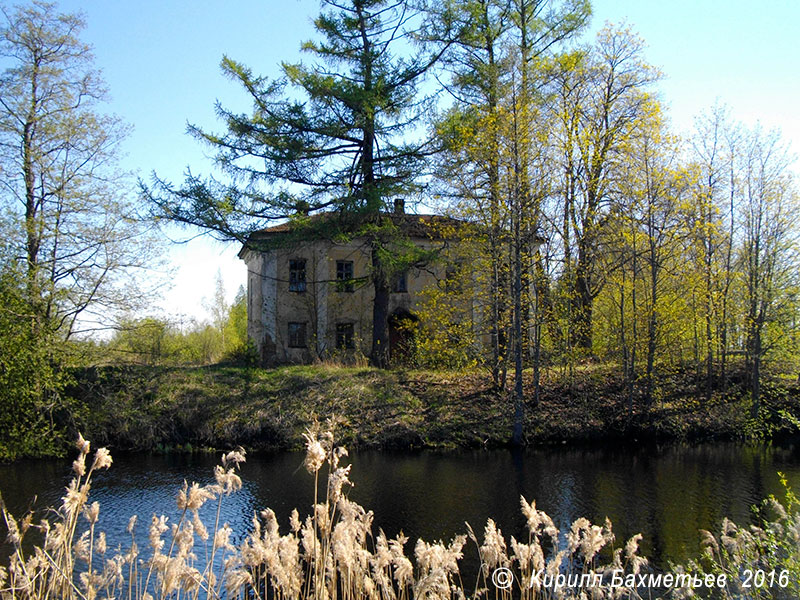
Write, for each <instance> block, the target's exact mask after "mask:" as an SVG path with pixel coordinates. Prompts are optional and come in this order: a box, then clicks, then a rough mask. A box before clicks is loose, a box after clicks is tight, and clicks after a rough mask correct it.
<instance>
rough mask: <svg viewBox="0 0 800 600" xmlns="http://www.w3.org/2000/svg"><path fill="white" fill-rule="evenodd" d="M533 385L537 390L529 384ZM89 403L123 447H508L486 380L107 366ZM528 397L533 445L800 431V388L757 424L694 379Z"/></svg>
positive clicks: (92, 377)
mask: <svg viewBox="0 0 800 600" xmlns="http://www.w3.org/2000/svg"><path fill="white" fill-rule="evenodd" d="M526 387H527V389H528V390H530V388H531V386H530V385H528V382H526ZM72 392H73V394H74V395H76V396H77V397H78V398H79V400H80V401H81V403H82V404H83V405H84V407H85V408H86V410H85V416H84V418H83V419H82V421H83V423H82V424H81V425H82V427H83V429H84V434H85V435H87V437H88V436H91V439H93V440H94V441H95V443H98V444H101V445H108V446H111V447H113V448H117V449H135V450H157V449H160V448H177V447H181V448H192V449H199V448H229V447H233V446H238V445H242V446H244V447H246V448H248V449H255V450H258V449H275V448H295V447H299V446H300V445H301V444H302V434H303V432H304V431H305V430H306V428H307V427H309V426H310V425H311V424H312V423H313V422H314V420H315V419H317V420H320V421H323V420H325V419H326V418H329V417H331V416H335V417H337V418H338V419H339V420H340V425H339V426H338V428H337V429H338V438H339V439H340V440H341V441H342V442H343V443H345V444H346V445H348V446H350V447H393V448H397V447H402V448H409V447H429V448H431V447H433V448H447V447H475V446H500V445H504V444H506V443H508V441H509V437H510V432H511V428H512V423H511V419H512V416H513V408H512V401H511V398H510V393H509V392H501V391H497V390H495V389H492V387H491V385H490V384H489V381H488V380H487V377H486V376H485V375H484V374H482V373H453V372H431V371H381V370H377V369H371V368H353V367H340V366H327V365H313V366H290V367H281V368H275V369H253V368H244V367H225V366H215V367H197V368H145V367H105V368H98V369H91V370H87V371H83V372H81V373H80V374H79V375H78V385H77V386H76V387H75V388H74V390H72ZM528 393H529V396H528V397H527V410H526V436H527V441H528V443H534V444H538V443H559V442H563V441H589V440H600V439H620V438H629V439H656V438H661V439H665V438H681V439H683V438H688V439H698V438H736V437H743V436H749V437H765V436H767V437H768V436H771V435H775V434H781V433H784V432H790V431H792V430H795V431H796V428H795V427H794V426H793V425H792V424H791V422H790V419H787V418H786V417H785V414H786V412H788V413H790V414H793V415H796V416H799V415H800V408H799V402H798V398H800V390H799V389H798V385H797V384H796V383H782V382H779V381H773V382H769V383H766V384H765V386H764V401H763V406H762V410H761V413H760V415H759V417H758V418H755V419H754V418H752V416H751V414H750V404H749V402H748V401H747V400H746V397H745V396H743V395H742V394H741V391H737V388H736V386H735V385H731V386H730V388H729V392H728V393H727V394H726V395H724V396H723V395H722V394H719V393H717V394H715V396H714V398H713V399H712V401H711V402H710V403H703V402H702V401H701V400H699V399H698V392H697V386H696V385H695V384H694V383H693V382H692V380H691V378H690V377H688V376H679V375H673V376H672V377H670V378H665V379H664V380H662V381H661V382H660V385H659V387H658V394H657V397H656V398H655V399H654V400H653V401H652V402H651V403H649V404H646V403H644V402H643V401H642V400H641V399H640V398H637V397H636V396H635V395H634V396H633V398H634V402H633V406H632V407H631V405H630V400H631V396H630V394H629V389H628V388H627V386H625V385H624V384H623V382H622V381H620V380H619V378H618V377H615V375H614V373H613V370H612V369H610V368H604V367H602V366H597V367H593V368H587V369H584V370H583V371H581V372H580V373H579V374H578V375H576V376H574V377H572V378H571V379H566V378H564V377H560V376H559V375H558V374H550V375H548V376H547V377H545V378H544V380H543V383H542V388H541V393H540V399H539V403H538V405H534V403H533V398H532V396H531V395H530V392H528Z"/></svg>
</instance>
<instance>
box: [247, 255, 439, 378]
mask: <svg viewBox="0 0 800 600" xmlns="http://www.w3.org/2000/svg"><path fill="white" fill-rule="evenodd" d="M418 243H419V244H420V245H421V246H424V247H427V248H430V247H432V246H433V245H434V244H433V243H432V242H429V241H425V240H419V242H418ZM243 258H244V260H245V262H246V264H247V268H248V279H247V281H248V287H247V290H248V291H247V294H248V335H249V336H250V339H251V340H252V341H253V343H254V344H255V346H256V348H257V349H258V352H259V356H261V359H262V362H264V363H265V364H270V363H275V362H277V363H285V362H291V363H295V362H299V363H303V362H311V361H313V360H315V359H319V358H324V357H326V356H330V355H332V354H337V353H342V352H345V353H348V352H354V351H358V352H360V353H362V354H364V355H368V354H369V352H370V349H371V344H372V302H373V298H374V295H375V294H374V290H373V287H372V282H371V280H370V279H369V273H370V268H371V258H370V251H369V247H368V246H367V245H366V244H365V243H363V242H361V241H358V240H356V241H354V242H351V243H347V244H334V243H332V242H328V241H324V242H322V241H320V242H314V243H309V244H305V245H302V246H298V247H296V248H281V249H276V250H270V251H268V252H254V251H247V252H245V253H244V255H243ZM291 260H305V261H306V288H305V291H292V290H290V261H291ZM337 261H352V262H353V278H354V279H355V280H356V282H355V283H354V285H353V291H351V292H349V291H344V290H342V289H340V286H338V285H337V279H336V263H337ZM436 277H437V268H436V267H433V266H429V267H427V268H423V269H420V268H412V269H410V270H409V272H408V273H407V274H406V285H407V291H406V292H393V293H392V294H391V296H390V301H389V314H393V313H395V312H396V311H399V310H402V311H408V312H410V313H414V312H415V311H416V309H417V307H418V303H419V301H420V295H419V293H420V291H421V290H422V289H423V288H425V287H426V286H429V285H435V284H436ZM289 323H306V346H305V347H304V348H292V347H290V344H289V331H288V327H289ZM346 323H348V324H352V326H353V336H354V343H355V346H356V348H355V349H354V351H345V350H341V349H337V348H336V326H337V325H338V324H346Z"/></svg>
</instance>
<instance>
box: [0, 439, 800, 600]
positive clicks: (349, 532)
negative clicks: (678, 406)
mask: <svg viewBox="0 0 800 600" xmlns="http://www.w3.org/2000/svg"><path fill="white" fill-rule="evenodd" d="M305 439H306V459H305V466H306V468H307V469H308V471H309V472H310V473H311V474H312V475H313V476H314V478H315V481H317V482H318V481H319V477H320V475H321V472H323V471H324V472H325V473H324V476H325V477H326V478H327V486H326V490H327V491H326V494H325V498H324V499H320V498H318V497H317V495H316V492H315V497H314V504H313V514H311V515H309V516H307V517H306V518H305V519H302V520H301V518H300V515H299V513H298V512H297V510H294V511H293V512H292V514H291V517H290V519H289V528H288V531H287V532H286V533H281V531H280V527H279V524H278V520H277V518H276V516H275V513H274V512H273V511H272V510H270V509H268V508H267V509H264V510H262V511H261V512H260V513H259V514H257V515H254V516H253V519H252V529H251V531H250V532H249V533H248V534H247V535H246V537H245V538H244V540H243V541H242V543H241V544H240V545H239V546H234V544H233V543H232V542H231V540H232V539H233V532H232V530H231V528H230V527H229V526H228V524H227V523H220V522H219V521H220V510H221V506H222V502H223V500H224V497H225V496H227V495H228V494H231V493H235V492H236V491H237V490H239V489H240V488H241V486H242V481H241V479H240V478H239V475H238V474H237V469H238V466H239V464H240V463H242V462H244V460H245V456H244V451H242V450H237V451H234V452H229V453H227V454H225V455H224V456H223V457H222V461H221V462H222V464H221V465H220V466H217V467H216V468H215V470H214V480H215V481H214V483H213V484H210V485H205V486H202V485H199V484H197V483H192V484H189V483H187V482H184V484H183V487H182V488H181V489H180V491H179V492H178V495H177V507H178V509H179V511H180V517H179V519H178V520H177V522H176V523H174V524H170V523H169V522H168V520H167V518H166V517H165V516H163V515H162V516H153V518H152V520H151V523H150V527H149V535H148V545H149V547H150V550H149V552H147V553H146V555H145V554H142V552H141V551H140V549H139V545H138V543H137V541H136V538H135V534H134V526H135V523H136V517H132V518H131V520H130V521H129V523H128V528H127V531H128V534H129V535H130V542H129V545H128V548H127V550H125V551H124V552H123V551H122V550H119V551H117V552H116V553H115V554H113V555H112V556H109V555H108V554H109V552H108V548H107V544H106V539H105V534H104V533H102V532H97V531H95V524H96V523H97V520H98V515H99V513H100V506H99V504H98V503H96V502H93V503H89V491H90V488H91V483H92V476H93V475H94V473H95V472H96V471H97V470H99V469H105V468H108V467H110V466H111V463H112V459H111V456H110V454H109V453H108V451H107V450H106V449H105V448H100V449H99V450H97V452H95V454H94V458H93V460H92V462H91V466H89V467H88V469H87V457H88V455H89V452H90V444H89V442H87V441H86V440H84V439H83V438H82V437H79V438H78V442H77V448H78V452H79V456H78V458H77V459H76V460H75V462H74V463H73V465H72V467H73V471H74V474H75V477H74V478H73V480H72V481H71V482H70V484H69V486H68V487H67V488H66V493H65V495H64V498H63V501H62V504H61V506H60V507H58V508H57V509H55V510H54V513H55V517H54V518H52V519H51V520H42V521H40V522H39V523H38V524H33V515H32V513H29V514H28V515H26V516H25V517H24V518H23V519H21V520H19V521H18V520H15V519H14V517H12V515H10V514H9V513H8V512H7V511H6V510H5V506H3V505H2V502H1V499H0V507H1V508H2V512H3V516H4V518H5V521H6V524H7V527H8V531H9V534H8V542H9V543H10V544H11V546H12V548H13V554H12V556H11V557H10V560H9V563H8V567H7V568H5V567H0V598H2V600H49V599H53V600H55V599H59V600H62V599H63V600H95V598H98V597H99V598H105V599H109V600H111V599H113V600H167V599H170V600H172V599H174V600H181V599H186V600H195V599H199V598H200V597H201V596H202V597H203V598H204V599H206V600H213V599H219V598H223V597H226V598H236V597H239V598H242V599H243V600H244V599H247V600H268V599H270V600H272V599H276V600H284V599H286V600H288V599H303V600H310V599H314V600H356V599H359V600H360V599H369V600H406V599H411V598H420V599H432V600H433V599H445V598H446V599H451V598H453V599H456V598H458V599H460V598H467V597H472V598H479V597H494V598H502V599H510V598H520V599H522V600H529V599H530V600H533V599H545V600H550V599H562V598H581V599H589V598H592V599H603V598H633V599H638V598H642V595H643V594H644V595H645V596H646V597H653V594H654V593H655V592H654V590H642V589H637V587H636V586H635V585H633V586H629V585H616V586H611V585H609V583H608V581H609V574H610V573H612V572H615V573H617V574H619V576H620V577H625V576H627V575H637V574H639V573H641V572H645V571H646V570H647V569H649V567H648V563H647V560H646V559H645V558H642V557H640V556H639V555H638V550H639V542H640V540H641V535H637V536H634V537H632V538H631V539H630V540H628V541H627V542H626V543H625V544H624V545H623V546H622V547H620V548H615V547H614V541H615V537H614V534H613V532H612V529H611V523H610V522H609V521H608V520H606V522H605V524H604V525H602V526H598V525H593V524H592V523H590V522H589V521H588V520H586V519H583V518H581V519H577V520H576V521H575V522H574V523H572V525H571V527H570V528H569V530H567V531H564V532H562V531H560V530H559V529H558V528H557V527H556V526H555V524H554V523H553V520H552V519H551V518H550V517H549V516H548V515H547V514H545V513H544V512H543V511H541V510H538V509H537V508H536V504H535V502H531V503H528V502H527V501H526V500H525V498H521V500H520V502H521V508H522V515H523V517H524V518H525V520H526V524H527V540H517V539H515V538H514V537H511V538H510V539H509V540H508V541H507V540H506V538H505V537H504V536H503V534H502V532H501V530H500V528H499V527H498V526H497V524H496V523H495V522H494V521H493V520H491V519H489V520H488V522H487V523H486V527H485V528H484V533H483V539H482V541H481V540H480V539H479V538H478V536H477V535H476V534H475V532H474V531H473V529H472V528H471V527H470V526H469V525H468V524H467V525H466V528H467V534H466V535H457V536H455V537H454V538H453V539H452V540H451V541H450V542H449V543H445V542H443V541H437V542H434V543H428V542H425V541H424V540H418V541H417V542H416V544H415V545H414V547H413V561H412V559H411V558H410V557H409V556H408V555H407V553H406V550H407V548H406V545H407V542H408V538H407V537H405V536H404V535H403V534H402V533H400V534H399V535H398V536H397V537H395V538H393V539H389V538H387V536H386V535H385V534H384V532H383V531H382V530H378V532H377V535H375V534H374V533H373V514H372V512H371V511H367V510H365V509H364V508H363V507H361V506H359V505H358V504H356V503H355V502H352V501H351V500H349V498H348V496H347V490H348V488H349V487H350V486H351V485H352V484H351V482H350V479H349V477H350V466H349V465H347V466H340V461H341V459H342V458H344V457H346V456H347V452H346V451H345V449H344V448H341V447H337V446H336V445H335V443H334V436H333V433H332V429H327V430H325V431H320V430H319V429H318V428H315V429H312V430H309V431H308V432H307V433H306V435H305ZM315 489H316V487H315ZM206 502H216V513H215V519H214V523H213V529H212V531H211V532H209V531H208V530H207V527H206V525H205V524H204V523H203V522H202V521H201V520H200V517H199V515H198V511H199V510H200V508H201V507H202V506H203V505H204V504H205V503H206ZM796 506H797V501H796V499H794V497H793V496H790V497H789V511H788V512H787V510H786V509H785V508H784V507H783V505H781V504H780V503H777V502H773V503H772V508H773V510H774V511H775V512H776V514H777V518H776V520H775V521H773V522H772V523H771V524H770V526H769V527H766V528H763V529H759V528H751V529H750V530H743V529H739V528H737V527H736V526H735V525H734V524H733V523H731V522H730V521H726V522H725V524H724V525H723V532H722V535H721V536H720V537H719V538H716V537H715V536H713V535H711V534H710V533H708V532H706V537H705V539H706V553H705V555H704V556H703V559H701V560H700V561H697V562H694V563H690V565H689V567H688V568H689V569H690V570H693V571H694V572H706V571H710V572H719V570H720V569H722V570H725V572H730V573H735V574H739V573H740V572H741V569H742V568H743V566H745V565H748V564H750V565H752V564H760V565H765V564H767V563H766V562H765V554H764V552H765V548H766V547H767V542H768V541H769V542H770V543H772V548H773V549H774V548H778V549H780V548H783V549H784V550H783V551H784V554H783V555H782V556H783V558H784V559H785V562H784V563H781V564H789V562H786V561H792V560H794V561H795V562H794V564H795V565H797V564H798V561H797V555H798V550H797V548H798V546H800V520H799V519H798V516H797V513H796V511H794V510H793V509H795V508H796ZM81 519H83V520H84V521H85V525H84V527H85V530H84V531H83V533H81V534H80V535H79V534H78V533H77V532H78V531H79V522H80V521H81ZM32 527H33V528H35V529H38V530H40V531H41V532H42V533H43V535H44V542H43V543H42V544H41V545H39V546H35V547H34V548H33V550H32V552H26V551H24V550H23V539H24V537H25V535H26V532H28V530H29V529H30V528H32ZM778 533H780V534H781V536H782V537H781V536H779V535H778ZM468 540H471V541H472V543H473V544H474V548H475V551H476V553H477V557H478V558H479V560H480V569H479V573H478V575H477V580H476V581H475V582H474V585H467V584H466V583H465V582H464V581H463V579H462V573H461V566H460V565H461V562H462V559H463V555H464V551H465V548H466V546H467V541H468ZM781 543H784V545H783V546H781ZM792 544H794V546H793V547H794V550H793V551H792ZM792 552H793V553H792ZM198 556H201V557H203V558H202V560H201V559H198ZM496 569H508V571H507V573H509V574H510V575H511V578H509V579H506V580H505V582H504V583H506V584H507V587H503V586H501V587H497V585H496V584H497V583H498V582H497V581H496V580H495V579H493V574H494V573H495V572H496V571H495V570H496ZM715 569H716V570H715ZM682 571H683V567H676V572H682ZM794 573H795V575H794V581H795V583H794V585H795V588H796V581H797V578H796V571H795V572H794ZM547 577H550V578H551V579H550V581H551V582H552V581H555V580H556V578H558V577H562V578H563V579H562V581H570V582H573V583H575V582H582V583H581V584H579V585H578V584H575V585H561V586H557V585H553V584H552V583H551V584H549V585H548V584H547V581H548V579H547ZM734 579H735V578H734ZM587 582H591V584H589V583H587ZM735 585H736V584H734V585H733V587H734V588H735ZM740 587H741V586H740ZM795 588H792V589H793V590H794V591H796V589H795ZM717 591H718V592H719V593H720V594H721V597H724V598H733V597H739V596H738V595H736V592H737V591H738V592H741V591H742V590H741V589H739V590H736V589H731V590H727V589H726V590H717ZM665 593H668V594H669V595H670V596H672V597H685V596H686V595H687V594H690V593H692V590H691V589H689V590H687V589H684V588H680V587H678V588H676V589H673V590H667V591H665ZM787 597H788V596H787Z"/></svg>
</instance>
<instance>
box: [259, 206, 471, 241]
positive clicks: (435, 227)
mask: <svg viewBox="0 0 800 600" xmlns="http://www.w3.org/2000/svg"><path fill="white" fill-rule="evenodd" d="M381 216H382V217H383V218H388V219H391V221H392V222H393V223H394V225H395V226H396V227H397V228H398V229H400V231H402V232H403V233H405V234H406V235H407V236H409V237H412V238H423V239H442V238H444V237H445V235H444V230H445V229H447V228H451V227H461V226H463V225H464V224H465V222H464V221H461V220H459V219H454V218H452V217H445V216H442V215H416V214H408V213H393V212H384V213H381ZM335 217H336V213H332V212H330V213H317V214H315V215H312V216H310V217H309V220H310V221H311V222H312V223H314V224H316V225H319V224H320V222H321V221H324V220H327V219H334V218H335ZM294 228H295V225H294V223H292V222H291V221H286V222H284V223H281V224H280V225H274V226H272V227H266V228H264V229H259V230H257V231H254V232H253V234H252V235H257V236H261V235H267V236H269V235H276V234H285V233H290V232H292V231H293V230H294Z"/></svg>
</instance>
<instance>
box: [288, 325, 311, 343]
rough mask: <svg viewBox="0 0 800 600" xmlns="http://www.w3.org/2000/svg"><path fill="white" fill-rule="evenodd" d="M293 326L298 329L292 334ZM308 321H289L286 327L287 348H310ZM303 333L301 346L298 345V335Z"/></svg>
mask: <svg viewBox="0 0 800 600" xmlns="http://www.w3.org/2000/svg"><path fill="white" fill-rule="evenodd" d="M293 326H294V327H295V328H296V329H297V331H295V332H294V333H293V332H292V329H293ZM307 329H308V328H307V323H306V321H289V322H288V323H287V326H286V334H287V338H288V339H287V346H288V347H289V348H308V335H307V334H308V331H307ZM299 333H302V336H301V338H302V340H301V344H302V345H300V344H298V334H299Z"/></svg>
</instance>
